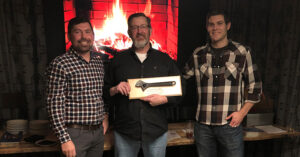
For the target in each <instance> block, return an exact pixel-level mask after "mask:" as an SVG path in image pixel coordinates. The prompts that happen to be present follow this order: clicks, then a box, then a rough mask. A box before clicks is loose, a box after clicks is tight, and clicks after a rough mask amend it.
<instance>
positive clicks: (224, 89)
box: [184, 41, 262, 125]
mask: <svg viewBox="0 0 300 157" xmlns="http://www.w3.org/2000/svg"><path fill="white" fill-rule="evenodd" d="M216 51H217V52H216ZM250 52H251V51H250V49H249V48H247V47H245V46H243V45H241V44H239V43H237V42H233V41H229V44H228V46H227V47H225V48H223V49H219V50H214V49H212V47H211V46H210V44H207V45H205V46H203V47H199V48H197V49H196V50H195V51H194V54H193V56H192V57H191V59H190V60H189V61H188V63H187V64H186V66H185V71H184V76H185V78H189V77H191V76H193V75H195V76H196V83H197V91H198V96H199V99H198V108H197V113H196V119H197V120H198V121H199V122H200V123H203V124H208V125H224V124H226V123H228V122H227V120H226V117H227V116H229V115H230V114H231V113H233V112H235V111H239V110H240V109H241V107H242V105H244V103H245V102H251V103H257V102H259V101H260V95H261V92H262V83H261V80H260V77H259V74H258V71H257V66H256V65H255V64H254V61H253V58H252V57H251V54H250ZM244 92H246V94H245V93H244Z"/></svg>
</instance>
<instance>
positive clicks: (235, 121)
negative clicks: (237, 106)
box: [226, 111, 245, 127]
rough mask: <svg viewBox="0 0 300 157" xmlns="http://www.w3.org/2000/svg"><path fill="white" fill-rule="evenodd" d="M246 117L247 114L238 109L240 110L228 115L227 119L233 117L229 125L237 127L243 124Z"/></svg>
mask: <svg viewBox="0 0 300 157" xmlns="http://www.w3.org/2000/svg"><path fill="white" fill-rule="evenodd" d="M244 117H245V116H244V115H243V114H242V113H241V112H240V111H238V112H233V113H231V114H230V115H229V116H228V117H226V120H229V119H230V118H231V121H230V123H229V125H230V126H231V127H237V126H239V125H240V124H241V122H242V121H243V119H244Z"/></svg>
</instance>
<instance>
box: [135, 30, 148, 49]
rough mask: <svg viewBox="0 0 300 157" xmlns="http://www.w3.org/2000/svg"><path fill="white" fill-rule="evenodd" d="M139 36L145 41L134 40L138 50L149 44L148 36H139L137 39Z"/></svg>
mask: <svg viewBox="0 0 300 157" xmlns="http://www.w3.org/2000/svg"><path fill="white" fill-rule="evenodd" d="M139 36H142V37H143V38H144V39H143V40H138V39H134V41H133V44H134V47H135V48H138V49H140V48H144V47H145V46H146V45H147V44H148V43H149V38H147V37H146V35H142V34H139V35H137V38H138V37H139Z"/></svg>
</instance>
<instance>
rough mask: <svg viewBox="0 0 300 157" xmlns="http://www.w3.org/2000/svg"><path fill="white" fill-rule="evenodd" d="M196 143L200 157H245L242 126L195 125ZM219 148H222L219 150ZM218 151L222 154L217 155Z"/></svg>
mask: <svg viewBox="0 0 300 157" xmlns="http://www.w3.org/2000/svg"><path fill="white" fill-rule="evenodd" d="M194 134H195V143H196V147H197V152H198V157H216V156H217V154H222V155H221V156H222V157H243V156H244V141H243V129H242V126H241V125H239V126H238V127H231V126H230V125H229V124H226V125H221V126H217V125H205V124H200V123H197V122H196V123H195V128H194ZM218 146H219V147H220V148H219V149H218ZM217 150H220V152H218V153H217Z"/></svg>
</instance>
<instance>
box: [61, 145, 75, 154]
mask: <svg viewBox="0 0 300 157" xmlns="http://www.w3.org/2000/svg"><path fill="white" fill-rule="evenodd" d="M61 150H62V152H63V154H64V155H65V156H66V157H75V156H76V150H75V145H74V143H73V142H72V141H68V142H66V143H63V144H61Z"/></svg>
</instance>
